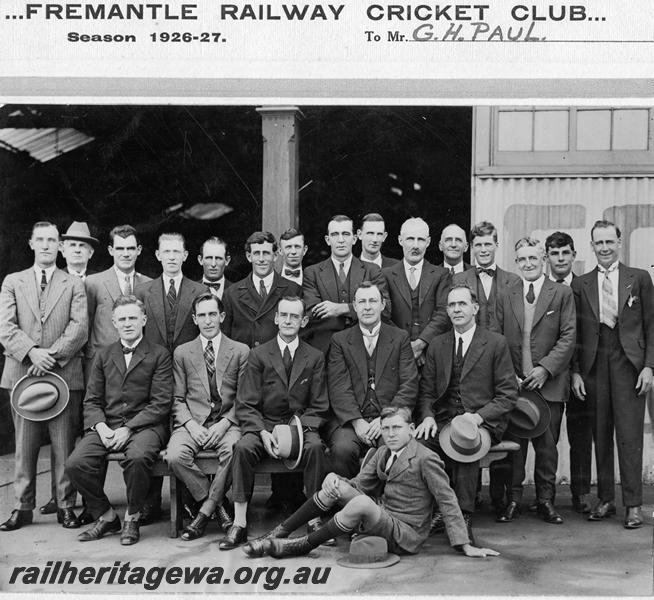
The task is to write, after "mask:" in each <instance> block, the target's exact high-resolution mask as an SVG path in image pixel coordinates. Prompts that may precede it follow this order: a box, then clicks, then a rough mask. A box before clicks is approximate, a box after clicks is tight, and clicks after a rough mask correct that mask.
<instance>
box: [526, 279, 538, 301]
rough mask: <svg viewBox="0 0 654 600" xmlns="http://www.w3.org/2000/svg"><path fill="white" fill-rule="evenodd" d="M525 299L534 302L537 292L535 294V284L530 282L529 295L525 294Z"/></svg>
mask: <svg viewBox="0 0 654 600" xmlns="http://www.w3.org/2000/svg"><path fill="white" fill-rule="evenodd" d="M525 299H526V300H527V302H529V304H533V303H534V300H536V294H534V284H533V283H530V284H529V290H528V291H527V295H526V296H525Z"/></svg>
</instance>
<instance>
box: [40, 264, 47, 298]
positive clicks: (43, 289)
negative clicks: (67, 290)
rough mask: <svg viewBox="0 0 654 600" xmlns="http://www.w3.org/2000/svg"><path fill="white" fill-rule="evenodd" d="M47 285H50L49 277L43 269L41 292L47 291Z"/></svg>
mask: <svg viewBox="0 0 654 600" xmlns="http://www.w3.org/2000/svg"><path fill="white" fill-rule="evenodd" d="M47 285H48V279H47V277H46V276H45V271H44V270H43V269H41V293H43V292H44V291H45V288H46V286H47Z"/></svg>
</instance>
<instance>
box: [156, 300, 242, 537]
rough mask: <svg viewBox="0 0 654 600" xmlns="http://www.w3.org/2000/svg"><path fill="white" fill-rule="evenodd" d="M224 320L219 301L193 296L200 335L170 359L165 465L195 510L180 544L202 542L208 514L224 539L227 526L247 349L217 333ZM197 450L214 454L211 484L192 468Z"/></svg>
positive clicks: (238, 436) (230, 523) (228, 524)
mask: <svg viewBox="0 0 654 600" xmlns="http://www.w3.org/2000/svg"><path fill="white" fill-rule="evenodd" d="M224 318H225V312H224V309H223V303H222V302H221V300H220V299H219V298H217V297H216V296H215V295H214V294H210V293H206V294H202V295H201V296H198V297H197V298H196V299H195V300H194V301H193V321H194V322H195V324H196V325H197V326H198V329H199V330H200V335H199V336H198V337H197V338H195V339H194V340H192V341H190V342H187V343H186V344H182V345H181V346H178V347H177V348H176V349H175V354H174V357H173V376H174V379H175V391H174V399H173V408H172V415H173V432H172V435H171V436H170V441H169V442H168V449H167V451H166V461H167V462H168V465H169V467H170V469H171V471H172V472H173V473H174V474H175V476H176V477H177V478H178V479H181V480H182V482H183V483H184V485H186V488H187V489H188V490H189V492H190V494H191V495H192V496H193V499H194V500H195V501H196V503H197V504H198V505H199V510H198V512H197V515H196V516H195V518H194V519H193V521H192V522H191V523H190V524H189V525H188V526H187V527H186V528H185V529H184V532H183V533H182V539H183V540H194V539H196V538H199V537H202V536H203V535H204V530H205V529H206V527H207V523H208V522H209V519H210V518H211V515H213V513H214V511H215V512H216V515H217V516H218V520H219V521H220V525H221V527H222V528H223V530H224V531H225V533H227V530H228V529H229V527H230V526H231V525H232V519H231V517H230V516H229V514H228V512H227V510H226V509H225V507H224V505H223V503H224V500H225V487H226V481H227V477H228V475H229V469H230V468H231V460H232V449H233V447H234V444H236V442H237V441H238V440H239V439H240V437H241V431H240V429H239V428H238V421H237V420H236V403H235V400H236V394H237V390H238V387H239V386H240V384H241V379H242V378H243V373H244V372H245V365H246V364H247V360H248V353H249V352H250V349H249V348H248V347H247V346H246V345H245V344H241V343H239V342H235V341H233V340H230V339H229V338H228V337H227V336H226V335H224V334H223V333H221V331H220V323H221V322H222V321H223V320H224ZM201 450H215V451H216V452H217V453H218V459H219V461H220V465H219V467H218V470H217V471H216V473H215V474H214V477H213V481H210V480H209V478H208V477H207V476H206V475H205V474H204V473H203V472H202V470H201V469H199V468H198V467H197V465H196V464H195V461H194V459H195V456H196V454H197V453H198V452H200V451H201Z"/></svg>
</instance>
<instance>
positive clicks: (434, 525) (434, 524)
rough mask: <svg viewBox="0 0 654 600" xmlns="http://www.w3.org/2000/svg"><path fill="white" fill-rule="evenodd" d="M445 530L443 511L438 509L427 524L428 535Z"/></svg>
mask: <svg viewBox="0 0 654 600" xmlns="http://www.w3.org/2000/svg"><path fill="white" fill-rule="evenodd" d="M444 531H445V521H444V520H443V513H442V512H441V511H440V510H438V511H436V512H435V513H434V516H433V517H432V518H431V525H430V526H429V535H434V534H437V533H443V532H444Z"/></svg>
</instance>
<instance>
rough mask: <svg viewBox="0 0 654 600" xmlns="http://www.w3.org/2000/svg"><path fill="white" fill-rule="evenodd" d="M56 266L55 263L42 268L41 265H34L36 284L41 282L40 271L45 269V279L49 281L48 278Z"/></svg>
mask: <svg viewBox="0 0 654 600" xmlns="http://www.w3.org/2000/svg"><path fill="white" fill-rule="evenodd" d="M56 268H57V265H52V266H51V267H48V268H47V269H42V268H41V267H38V266H36V265H34V273H36V281H37V283H38V284H41V271H45V280H46V281H47V282H48V283H50V279H52V274H53V273H54V272H55V269H56Z"/></svg>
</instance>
